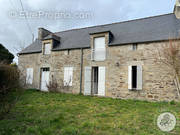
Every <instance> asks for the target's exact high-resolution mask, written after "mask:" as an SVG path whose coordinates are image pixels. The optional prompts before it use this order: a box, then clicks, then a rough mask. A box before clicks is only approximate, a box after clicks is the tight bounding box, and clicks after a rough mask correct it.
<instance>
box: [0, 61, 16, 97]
mask: <svg viewBox="0 0 180 135" xmlns="http://www.w3.org/2000/svg"><path fill="white" fill-rule="evenodd" d="M0 76H1V77H0V95H3V94H6V93H8V91H10V90H11V89H14V88H18V87H19V70H18V69H17V67H14V66H10V65H5V64H0Z"/></svg>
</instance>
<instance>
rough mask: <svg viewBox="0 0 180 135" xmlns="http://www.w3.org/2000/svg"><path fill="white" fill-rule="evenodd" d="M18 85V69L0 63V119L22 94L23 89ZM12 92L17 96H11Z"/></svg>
mask: <svg viewBox="0 0 180 135" xmlns="http://www.w3.org/2000/svg"><path fill="white" fill-rule="evenodd" d="M19 84H20V83H19V70H18V68H17V67H16V66H11V65H7V64H2V63H0V119H3V118H4V116H5V115H6V114H7V113H8V112H9V111H10V110H11V108H12V107H13V106H14V105H15V104H16V102H17V101H18V99H19V97H20V95H21V94H22V92H23V89H21V88H20V85H19ZM12 91H16V93H17V94H16V95H15V96H14V95H13V96H12Z"/></svg>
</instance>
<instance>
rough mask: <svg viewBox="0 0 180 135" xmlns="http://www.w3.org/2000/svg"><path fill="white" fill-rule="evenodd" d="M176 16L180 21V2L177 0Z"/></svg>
mask: <svg viewBox="0 0 180 135" xmlns="http://www.w3.org/2000/svg"><path fill="white" fill-rule="evenodd" d="M174 14H175V16H176V18H177V19H180V0H176V4H175V6H174Z"/></svg>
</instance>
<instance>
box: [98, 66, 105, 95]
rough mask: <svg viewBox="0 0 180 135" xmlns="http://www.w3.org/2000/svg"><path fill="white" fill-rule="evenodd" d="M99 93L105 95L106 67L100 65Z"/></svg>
mask: <svg viewBox="0 0 180 135" xmlns="http://www.w3.org/2000/svg"><path fill="white" fill-rule="evenodd" d="M98 76H99V77H98V95H99V96H105V67H99V75H98Z"/></svg>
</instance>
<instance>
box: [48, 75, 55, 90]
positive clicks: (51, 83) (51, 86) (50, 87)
mask: <svg viewBox="0 0 180 135" xmlns="http://www.w3.org/2000/svg"><path fill="white" fill-rule="evenodd" d="M46 86H47V88H48V90H49V91H50V92H58V83H57V81H56V79H55V78H54V76H53V75H52V81H50V82H49V84H47V85H46Z"/></svg>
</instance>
